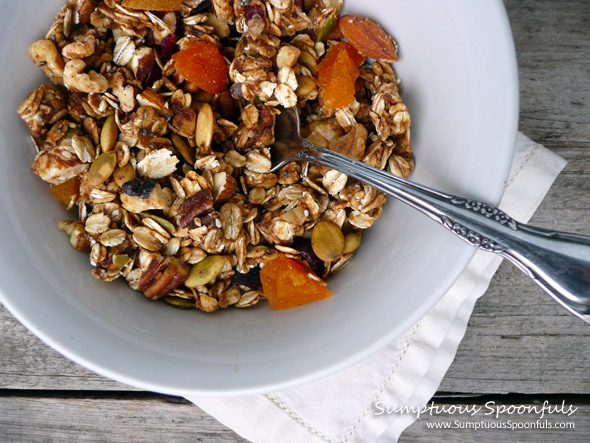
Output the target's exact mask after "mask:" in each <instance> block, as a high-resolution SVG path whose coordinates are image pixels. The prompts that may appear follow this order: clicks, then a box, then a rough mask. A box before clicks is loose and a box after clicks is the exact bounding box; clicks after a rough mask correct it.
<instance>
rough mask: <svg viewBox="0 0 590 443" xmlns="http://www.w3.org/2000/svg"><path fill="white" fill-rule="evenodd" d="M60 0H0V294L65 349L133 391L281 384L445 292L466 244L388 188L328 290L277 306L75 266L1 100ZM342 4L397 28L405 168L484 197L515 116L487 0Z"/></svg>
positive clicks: (343, 360)
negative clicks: (408, 162) (151, 293)
mask: <svg viewBox="0 0 590 443" xmlns="http://www.w3.org/2000/svg"><path fill="white" fill-rule="evenodd" d="M61 3H62V0H28V1H26V2H25V1H19V2H7V1H5V2H2V3H1V5H0V11H1V12H2V14H0V42H1V43H0V60H1V62H2V66H3V75H2V82H1V85H0V88H1V94H2V95H1V98H2V100H1V101H0V115H1V116H0V137H1V138H0V152H1V156H2V157H1V158H2V160H1V163H0V165H1V173H0V183H1V189H2V192H0V244H1V245H2V246H1V253H0V298H1V300H2V302H3V303H4V305H5V306H6V307H7V308H8V309H9V310H10V311H11V312H12V313H13V314H14V316H15V317H16V318H17V319H19V320H20V321H21V322H22V323H23V324H24V325H25V326H26V327H27V328H29V329H30V330H31V331H32V332H33V333H35V334H36V335H37V336H39V337H40V338H41V339H42V340H43V341H45V342H46V343H47V344H49V345H50V346H52V347H53V348H55V349H56V350H58V351H59V352H61V353H62V354H63V355H65V356H66V357H68V358H70V359H72V360H74V361H76V362H78V363H79V364H81V365H83V366H85V367H87V368H89V369H91V370H93V371H95V372H97V373H99V374H102V375H104V376H106V377H110V378H112V379H115V380H118V381H120V382H123V383H127V384H129V385H133V386H137V387H140V388H143V389H147V390H151V391H157V392H162V393H168V394H179V395H192V396H207V395H209V396H229V395H247V394H254V393H260V392H269V391H274V390H280V389H285V388H288V387H292V386H295V385H297V384H301V383H305V382H309V381H312V380H315V379H318V378H320V377H323V376H326V375H328V374H331V373H334V372H336V371H338V370H341V369H343V368H345V367H347V366H348V365H351V364H353V363H355V362H357V361H359V360H361V359H362V358H364V357H367V356H369V355H370V354H372V353H374V352H375V351H377V350H379V349H380V348H381V347H382V346H384V345H385V344H387V343H388V342H390V341H391V340H393V339H395V338H396V337H398V336H400V335H401V334H402V333H403V332H404V331H405V330H407V329H408V328H409V327H410V326H411V325H412V324H414V323H415V322H416V321H418V320H419V319H420V318H421V317H422V316H423V315H424V314H425V313H426V312H427V311H428V310H429V309H430V308H431V307H432V306H433V305H434V304H435V303H436V302H437V301H438V300H439V299H440V297H441V296H442V295H443V294H444V293H445V291H446V290H447V289H448V288H449V287H450V286H451V284H452V283H453V281H454V280H455V279H456V278H457V277H458V275H459V274H460V273H461V271H462V270H463V269H464V267H465V266H466V264H467V262H468V261H469V259H470V257H471V256H472V254H473V252H474V250H473V249H472V248H471V247H469V246H468V245H466V244H464V243H463V242H461V241H459V240H457V239H456V238H454V237H453V236H452V235H451V234H449V233H447V232H446V231H445V230H444V229H443V228H441V227H440V226H438V225H437V224H436V223H433V222H432V221H431V220H429V219H427V218H426V217H424V216H422V215H420V214H419V213H418V212H416V211H415V210H413V209H410V208H409V207H406V206H405V205H403V204H401V203H399V202H397V201H390V202H389V203H388V204H387V205H386V209H385V211H384V214H383V216H382V218H381V219H380V220H379V221H378V222H377V223H376V225H375V226H374V227H373V228H372V229H371V230H370V231H369V232H368V233H367V234H366V235H365V236H364V237H363V244H362V246H361V249H360V251H359V252H358V255H357V256H356V257H355V259H354V260H353V262H352V263H351V264H350V266H349V267H348V268H347V269H345V270H344V271H343V272H342V273H340V274H338V275H337V276H336V277H334V278H333V279H331V280H330V282H329V286H330V288H331V290H332V291H333V293H334V297H332V298H331V299H328V300H325V301H321V302H317V303H312V304H309V305H305V306H303V307H300V308H298V309H293V310H288V311H274V310H272V309H270V308H269V307H268V306H267V305H266V304H263V305H262V306H259V307H257V308H255V309H250V310H239V309H229V310H225V311H220V312H217V313H215V314H212V315H207V314H204V313H201V312H194V311H181V310H176V309H172V308H169V307H167V306H164V305H162V304H160V303H150V302H148V301H146V299H145V298H144V297H143V296H142V295H141V294H139V293H135V292H133V291H131V290H130V289H128V288H127V287H126V285H125V284H123V283H121V284H117V283H114V284H108V283H104V282H101V281H98V280H95V279H94V278H93V277H92V276H91V274H90V265H89V263H88V257H87V255H86V254H83V253H80V252H77V251H75V250H73V249H72V248H71V247H70V245H69V242H68V239H67V237H66V236H64V235H63V234H62V233H60V232H58V231H57V230H56V228H55V223H56V221H58V220H60V219H63V218H66V217H67V216H66V214H65V211H64V210H63V208H62V206H60V204H59V203H58V202H56V201H55V200H54V199H53V198H52V197H51V195H50V193H49V190H48V186H47V185H46V184H45V183H43V182H41V181H40V180H39V179H38V178H37V177H35V176H34V175H33V174H32V173H31V172H30V170H29V166H30V164H31V161H32V160H33V158H34V148H33V146H32V144H31V142H30V141H29V137H28V131H27V128H26V127H25V125H24V123H22V122H21V121H20V119H19V117H18V116H17V114H16V108H17V106H18V105H19V104H20V103H21V102H22V101H23V100H24V99H25V97H26V96H27V94H28V93H29V91H31V90H32V89H33V88H35V87H36V86H37V85H39V84H40V83H41V82H42V81H45V79H44V77H43V76H42V74H40V72H39V70H38V69H37V68H36V67H35V66H34V65H33V64H32V63H31V62H30V61H29V59H28V55H27V49H28V46H29V44H30V43H31V42H32V41H33V40H35V39H38V38H42V36H43V35H44V34H45V32H46V30H47V29H48V27H49V25H50V24H51V22H52V18H53V15H54V14H55V12H56V11H57V10H58V9H59V7H60V6H61ZM346 5H347V12H350V13H356V14H361V15H366V16H368V17H371V18H373V19H375V20H376V21H378V22H379V23H381V24H382V25H383V26H384V28H386V29H387V30H388V31H389V32H390V33H392V35H393V36H394V37H395V38H396V39H397V40H398V43H399V45H400V61H399V62H398V63H396V65H395V69H396V71H397V73H398V75H399V78H400V79H401V80H402V96H403V98H404V100H405V102H406V103H407V105H408V107H409V109H410V112H411V116H412V142H413V147H414V149H415V153H416V163H417V168H416V171H415V172H414V174H413V175H412V177H411V178H412V179H413V180H414V181H416V182H420V183H423V184H426V185H429V186H432V187H435V188H438V189H441V190H444V191H448V192H452V193H455V194H463V195H466V196H470V197H475V198H479V199H481V200H485V201H488V202H492V203H497V202H498V201H499V198H500V196H501V194H502V191H503V188H504V180H505V178H506V176H507V174H508V171H509V167H510V163H511V159H512V153H513V145H514V140H515V136H516V128H517V118H518V91H517V70H516V63H515V54H514V47H513V43H512V37H511V33H510V28H509V24H508V21H507V18H506V13H505V11H504V8H503V5H502V2H501V1H500V0H497V1H491V0H490V1H486V2H480V1H477V2H474V1H473V0H437V1H432V0H413V1H404V0H395V1H391V0H371V1H369V0H366V1H361V0H346Z"/></svg>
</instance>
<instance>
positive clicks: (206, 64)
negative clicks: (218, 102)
mask: <svg viewBox="0 0 590 443" xmlns="http://www.w3.org/2000/svg"><path fill="white" fill-rule="evenodd" d="M172 59H173V60H174V63H175V64H176V71H177V72H178V73H179V74H180V75H182V77H184V78H185V79H186V80H187V81H189V82H191V83H193V84H195V85H197V86H198V87H199V88H201V89H203V90H204V91H205V92H208V93H209V94H217V93H218V92H221V91H222V90H223V89H224V88H225V85H226V84H227V74H228V67H227V63H226V62H225V59H224V58H223V55H221V53H220V52H219V49H217V46H215V45H214V44H213V43H208V42H195V43H193V44H191V45H190V46H189V47H188V48H186V49H183V50H182V51H179V52H177V53H176V54H174V55H173V56H172Z"/></svg>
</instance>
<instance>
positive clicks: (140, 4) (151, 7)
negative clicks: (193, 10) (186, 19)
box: [121, 0, 182, 11]
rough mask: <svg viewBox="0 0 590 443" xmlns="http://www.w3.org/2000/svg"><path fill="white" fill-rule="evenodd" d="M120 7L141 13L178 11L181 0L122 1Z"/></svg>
mask: <svg viewBox="0 0 590 443" xmlns="http://www.w3.org/2000/svg"><path fill="white" fill-rule="evenodd" d="M121 6H123V7H124V8H131V9H139V10H141V11H179V10H180V8H181V7H182V0H123V3H121Z"/></svg>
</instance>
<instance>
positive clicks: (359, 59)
mask: <svg viewBox="0 0 590 443" xmlns="http://www.w3.org/2000/svg"><path fill="white" fill-rule="evenodd" d="M342 51H346V53H347V54H348V56H349V57H350V61H351V62H352V63H347V64H346V69H347V71H348V72H350V74H354V75H356V76H358V70H357V69H356V68H358V67H359V66H360V65H362V64H363V62H364V61H365V57H364V56H363V55H361V54H359V52H358V51H357V50H356V49H355V48H354V46H352V45H351V44H350V43H346V42H341V43H338V44H336V45H334V46H332V47H331V48H330V49H329V50H328V52H327V53H326V55H325V57H324V58H323V59H322V61H321V62H320V64H319V66H318V71H319V72H318V84H319V85H320V86H321V87H326V86H327V85H328V84H329V83H330V81H331V79H332V77H333V76H334V75H335V73H337V72H338V69H339V68H340V69H341V68H342V66H337V65H336V62H337V60H338V56H339V55H340V53H341V52H342ZM341 63H342V62H341ZM355 80H356V79H355Z"/></svg>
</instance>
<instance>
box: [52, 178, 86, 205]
mask: <svg viewBox="0 0 590 443" xmlns="http://www.w3.org/2000/svg"><path fill="white" fill-rule="evenodd" d="M51 193H52V194H53V196H54V197H55V198H57V199H58V200H59V201H60V202H62V203H63V204H64V205H66V206H69V205H70V203H71V202H72V199H74V198H78V196H79V195H80V178H78V177H74V178H71V179H69V180H67V181H65V182H63V183H60V184H59V185H54V184H52V185H51Z"/></svg>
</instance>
